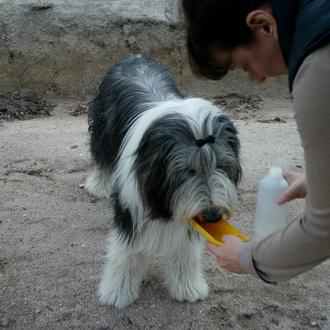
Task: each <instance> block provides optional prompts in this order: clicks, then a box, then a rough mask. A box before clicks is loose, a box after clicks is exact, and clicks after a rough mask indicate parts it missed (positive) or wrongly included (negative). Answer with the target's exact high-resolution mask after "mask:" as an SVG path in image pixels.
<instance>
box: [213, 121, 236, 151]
mask: <svg viewBox="0 0 330 330" xmlns="http://www.w3.org/2000/svg"><path fill="white" fill-rule="evenodd" d="M213 132H214V136H215V137H216V138H217V139H219V140H220V141H221V142H222V143H226V144H228V145H229V147H230V148H231V149H232V150H233V152H234V153H235V155H236V157H238V156H239V152H240V143H239V139H238V137H237V134H238V132H237V129H236V128H235V126H234V124H233V122H232V121H231V120H229V119H228V117H226V116H224V115H220V116H217V117H215V118H214V121H213Z"/></svg>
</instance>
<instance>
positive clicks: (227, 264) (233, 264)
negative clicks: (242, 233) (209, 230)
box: [206, 235, 246, 274]
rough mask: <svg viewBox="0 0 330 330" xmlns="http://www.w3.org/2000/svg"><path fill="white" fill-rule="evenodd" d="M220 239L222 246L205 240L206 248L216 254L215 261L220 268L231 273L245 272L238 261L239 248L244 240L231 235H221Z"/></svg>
mask: <svg viewBox="0 0 330 330" xmlns="http://www.w3.org/2000/svg"><path fill="white" fill-rule="evenodd" d="M222 241H223V243H224V245H223V246H216V245H214V244H212V243H209V242H206V248H207V249H208V250H209V251H210V252H211V253H212V254H214V255H215V256H216V258H217V262H218V264H219V265H220V266H221V267H222V268H224V269H225V270H227V271H229V272H232V273H237V274H245V273H246V271H245V270H244V269H243V267H242V266H241V264H240V263H239V261H238V252H239V248H240V246H241V245H242V244H244V242H243V241H242V240H241V239H239V238H238V237H236V236H232V235H225V236H223V238H222Z"/></svg>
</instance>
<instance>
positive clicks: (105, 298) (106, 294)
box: [98, 281, 139, 309]
mask: <svg viewBox="0 0 330 330" xmlns="http://www.w3.org/2000/svg"><path fill="white" fill-rule="evenodd" d="M122 284H123V283H118V285H116V286H115V285H112V284H111V283H108V282H106V281H101V283H100V286H99V290H98V296H99V300H100V303H101V304H102V305H115V306H116V307H117V308H118V309H122V308H125V307H126V306H128V305H130V304H131V303H132V302H133V301H134V300H136V299H137V298H138V296H139V288H135V287H127V286H126V287H125V285H122Z"/></svg>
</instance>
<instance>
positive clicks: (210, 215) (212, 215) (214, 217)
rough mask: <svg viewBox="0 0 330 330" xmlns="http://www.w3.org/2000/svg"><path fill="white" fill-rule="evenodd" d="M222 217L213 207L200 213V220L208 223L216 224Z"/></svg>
mask: <svg viewBox="0 0 330 330" xmlns="http://www.w3.org/2000/svg"><path fill="white" fill-rule="evenodd" d="M222 217H223V214H222V212H221V211H220V210H219V209H217V208H215V207H211V208H208V209H206V210H203V211H202V213H201V218H202V219H203V221H205V222H209V223H214V222H218V221H219V220H221V219H222Z"/></svg>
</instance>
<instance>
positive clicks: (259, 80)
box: [248, 70, 266, 83]
mask: <svg viewBox="0 0 330 330" xmlns="http://www.w3.org/2000/svg"><path fill="white" fill-rule="evenodd" d="M248 74H249V76H250V77H251V78H252V79H253V80H254V81H256V82H257V83H262V82H264V81H265V79H266V78H265V77H263V76H261V75H260V74H258V73H257V72H255V71H253V70H249V71H248Z"/></svg>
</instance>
